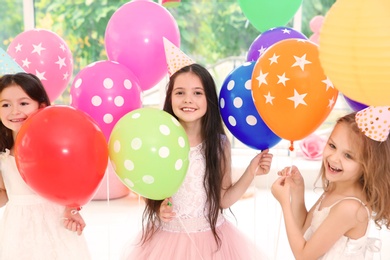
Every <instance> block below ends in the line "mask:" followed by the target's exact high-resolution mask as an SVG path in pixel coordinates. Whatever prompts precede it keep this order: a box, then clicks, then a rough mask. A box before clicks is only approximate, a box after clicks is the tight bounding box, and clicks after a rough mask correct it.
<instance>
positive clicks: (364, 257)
mask: <svg viewBox="0 0 390 260" xmlns="http://www.w3.org/2000/svg"><path fill="white" fill-rule="evenodd" d="M323 198H324V196H322V198H321V201H320V203H318V205H317V206H316V208H315V210H314V212H313V219H312V222H311V225H310V227H309V228H308V229H307V230H306V232H305V234H304V238H305V240H306V241H307V240H309V239H310V237H311V236H312V235H313V234H314V232H315V231H316V230H317V228H318V227H319V226H320V225H321V224H322V222H323V221H324V220H325V219H326V217H327V216H328V215H329V212H330V210H331V209H332V207H333V206H335V205H336V204H337V203H339V202H341V201H343V200H357V201H359V202H360V203H361V204H362V205H363V206H364V208H365V209H366V211H367V215H368V219H371V216H370V211H369V210H368V208H367V206H366V205H365V204H364V203H363V202H362V201H361V200H360V199H358V198H355V197H345V198H343V199H341V200H338V201H336V202H335V203H334V204H333V205H331V206H329V207H326V208H322V209H321V210H319V208H320V206H321V203H322V199H323ZM369 227H370V221H368V223H367V229H366V233H365V234H364V236H362V237H361V238H358V239H351V238H349V237H346V236H342V237H340V238H339V240H337V241H336V243H335V244H334V245H333V246H332V247H331V248H330V250H329V251H328V252H327V253H326V254H325V255H323V256H321V257H320V258H319V259H321V260H330V259H331V260H338V259H340V260H369V259H373V253H375V252H379V251H380V248H381V240H379V239H377V238H371V237H368V233H369Z"/></svg>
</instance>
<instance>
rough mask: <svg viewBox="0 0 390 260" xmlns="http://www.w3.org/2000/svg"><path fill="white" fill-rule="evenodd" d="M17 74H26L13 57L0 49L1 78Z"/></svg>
mask: <svg viewBox="0 0 390 260" xmlns="http://www.w3.org/2000/svg"><path fill="white" fill-rule="evenodd" d="M17 72H25V71H24V70H23V69H22V68H21V67H20V66H19V65H18V64H17V63H16V61H14V60H13V59H12V58H11V56H9V55H8V53H6V52H5V51H4V50H3V49H1V48H0V77H1V76H3V75H4V74H14V73H17Z"/></svg>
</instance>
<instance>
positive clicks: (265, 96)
mask: <svg viewBox="0 0 390 260" xmlns="http://www.w3.org/2000/svg"><path fill="white" fill-rule="evenodd" d="M276 57H277V62H273V61H275V60H276ZM252 97H253V100H254V103H255V105H256V108H257V110H258V112H259V114H260V115H261V117H262V118H263V120H264V122H266V123H267V125H269V127H270V129H272V130H273V131H274V132H275V133H277V130H276V131H275V129H279V131H280V132H281V133H280V132H279V134H278V133H277V134H278V135H279V136H280V137H282V138H285V139H288V140H299V139H301V138H303V137H305V136H304V134H307V133H308V132H312V131H314V130H315V129H316V127H318V126H319V125H320V123H321V122H320V121H321V120H324V119H325V117H324V115H328V114H329V113H330V112H331V110H332V109H333V107H334V105H335V103H336V101H337V97H338V91H337V89H336V88H335V87H334V86H333V83H332V82H331V81H330V79H329V78H328V77H327V76H326V75H325V74H324V71H323V69H322V66H321V64H320V61H319V57H318V46H317V45H316V44H314V43H312V42H310V41H307V40H302V39H287V40H284V41H281V42H278V43H276V44H274V45H272V46H271V47H269V48H268V50H267V51H266V52H265V53H264V54H263V55H262V56H261V57H260V58H259V59H258V60H257V62H256V65H255V67H254V69H253V73H252ZM298 125H302V127H301V128H302V129H299V128H300V127H299V126H298ZM303 125H304V126H303ZM272 126H273V127H274V128H273V127H272ZM292 126H295V127H292ZM294 129H295V130H294ZM301 130H302V131H301ZM303 130H304V131H303Z"/></svg>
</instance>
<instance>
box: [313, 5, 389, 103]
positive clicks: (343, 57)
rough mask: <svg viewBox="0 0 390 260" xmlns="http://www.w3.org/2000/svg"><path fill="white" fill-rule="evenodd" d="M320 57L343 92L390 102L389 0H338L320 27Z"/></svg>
mask: <svg viewBox="0 0 390 260" xmlns="http://www.w3.org/2000/svg"><path fill="white" fill-rule="evenodd" d="M319 57H320V62H321V65H322V67H323V69H324V71H325V74H326V75H327V76H328V77H329V78H330V80H331V81H332V82H333V84H334V85H335V87H336V88H337V89H338V90H339V91H340V92H342V93H343V94H344V95H346V96H348V97H349V98H351V99H353V100H356V101H358V102H361V103H363V104H367V105H374V106H388V105H390V1H389V0H370V1H367V0H337V1H336V2H335V4H334V5H333V6H332V7H331V9H330V10H329V11H328V13H327V14H326V16H325V19H324V23H323V25H322V28H321V32H320V37H319Z"/></svg>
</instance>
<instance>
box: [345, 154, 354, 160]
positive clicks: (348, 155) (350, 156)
mask: <svg viewBox="0 0 390 260" xmlns="http://www.w3.org/2000/svg"><path fill="white" fill-rule="evenodd" d="M345 158H347V159H353V157H352V155H350V154H349V153H346V154H345Z"/></svg>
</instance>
